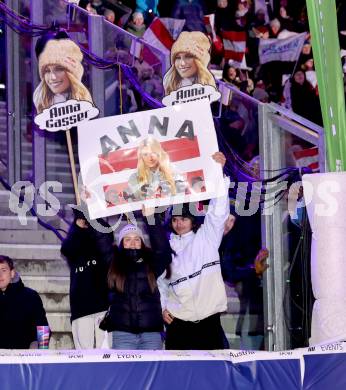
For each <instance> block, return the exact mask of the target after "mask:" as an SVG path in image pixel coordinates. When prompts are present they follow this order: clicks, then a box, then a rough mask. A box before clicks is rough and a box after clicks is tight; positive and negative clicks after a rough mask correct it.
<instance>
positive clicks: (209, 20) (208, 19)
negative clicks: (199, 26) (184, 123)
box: [203, 14, 216, 40]
mask: <svg viewBox="0 0 346 390" xmlns="http://www.w3.org/2000/svg"><path fill="white" fill-rule="evenodd" d="M203 22H204V25H205V28H206V29H207V33H208V35H210V36H211V37H212V39H213V40H214V39H215V37H216V33H215V14H210V15H204V17H203Z"/></svg>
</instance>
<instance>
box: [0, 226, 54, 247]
mask: <svg viewBox="0 0 346 390" xmlns="http://www.w3.org/2000/svg"><path fill="white" fill-rule="evenodd" d="M0 241H1V243H3V244H18V243H20V244H57V245H58V244H60V240H59V238H58V237H57V236H56V235H55V234H54V233H53V232H52V231H50V230H27V231H25V232H22V231H21V230H0Z"/></svg>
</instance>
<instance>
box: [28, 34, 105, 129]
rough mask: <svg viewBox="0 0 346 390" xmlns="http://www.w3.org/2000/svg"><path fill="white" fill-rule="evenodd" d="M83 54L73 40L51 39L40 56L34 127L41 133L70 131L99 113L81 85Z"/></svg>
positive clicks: (35, 95)
mask: <svg viewBox="0 0 346 390" xmlns="http://www.w3.org/2000/svg"><path fill="white" fill-rule="evenodd" d="M82 60H83V54H82V52H81V50H80V48H79V47H78V45H76V44H75V43H74V42H73V41H72V40H71V39H67V38H64V39H50V40H49V41H48V42H46V43H45V45H44V48H43V50H42V52H41V53H40V54H39V56H38V67H39V74H40V79H41V82H40V84H39V85H38V86H37V88H36V90H35V92H34V97H33V100H34V104H35V107H36V111H37V114H38V115H37V116H36V117H35V123H36V124H37V125H38V126H39V127H40V129H42V130H47V131H53V132H55V131H59V130H68V129H71V128H72V127H74V126H76V125H77V124H78V123H81V122H84V121H87V120H89V119H92V118H95V117H96V116H97V115H98V114H99V110H98V109H97V108H96V107H94V104H93V101H92V98H91V95H90V93H89V91H88V89H87V88H86V87H85V85H84V84H83V83H82V76H83V72H84V68H83V65H82Z"/></svg>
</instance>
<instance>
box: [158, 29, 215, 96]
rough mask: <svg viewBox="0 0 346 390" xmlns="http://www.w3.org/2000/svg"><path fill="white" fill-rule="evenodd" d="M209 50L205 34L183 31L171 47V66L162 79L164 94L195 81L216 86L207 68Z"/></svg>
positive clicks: (195, 82) (208, 42)
mask: <svg viewBox="0 0 346 390" xmlns="http://www.w3.org/2000/svg"><path fill="white" fill-rule="evenodd" d="M209 51H210V41H209V39H208V37H207V36H206V35H205V34H203V33H202V32H200V31H192V32H188V31H183V32H182V33H181V34H180V35H179V37H178V39H177V40H176V41H175V42H174V44H173V46H172V49H171V64H172V66H171V68H170V69H169V70H168V72H167V73H166V74H165V77H164V80H163V86H164V88H165V94H166V95H169V94H170V93H171V92H172V91H176V90H177V89H179V88H181V87H184V86H187V85H192V84H197V83H198V84H202V85H211V86H212V87H216V85H215V80H214V77H213V75H212V74H211V72H210V71H209V70H208V64H209V62H210V54H209Z"/></svg>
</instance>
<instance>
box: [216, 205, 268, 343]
mask: <svg viewBox="0 0 346 390" xmlns="http://www.w3.org/2000/svg"><path fill="white" fill-rule="evenodd" d="M232 219H234V217H233V216H231V221H232ZM233 223H234V222H233ZM233 223H232V226H233ZM224 233H225V235H224V238H223V240H222V242H221V246H220V249H219V252H220V259H221V269H222V276H223V278H224V280H225V281H226V282H228V283H231V284H234V286H235V290H236V292H237V294H238V297H239V301H240V310H239V318H238V321H237V326H236V334H237V335H238V336H240V337H241V348H242V349H263V347H264V345H263V341H264V338H263V334H264V322H263V289H262V280H261V278H262V274H263V272H264V271H265V270H266V268H267V267H268V265H267V264H266V259H267V257H268V250H267V249H260V248H261V224H260V213H259V212H257V213H255V214H254V215H252V216H237V218H236V221H235V224H234V227H233V229H231V230H230V231H227V224H226V225H225V232H224Z"/></svg>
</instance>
